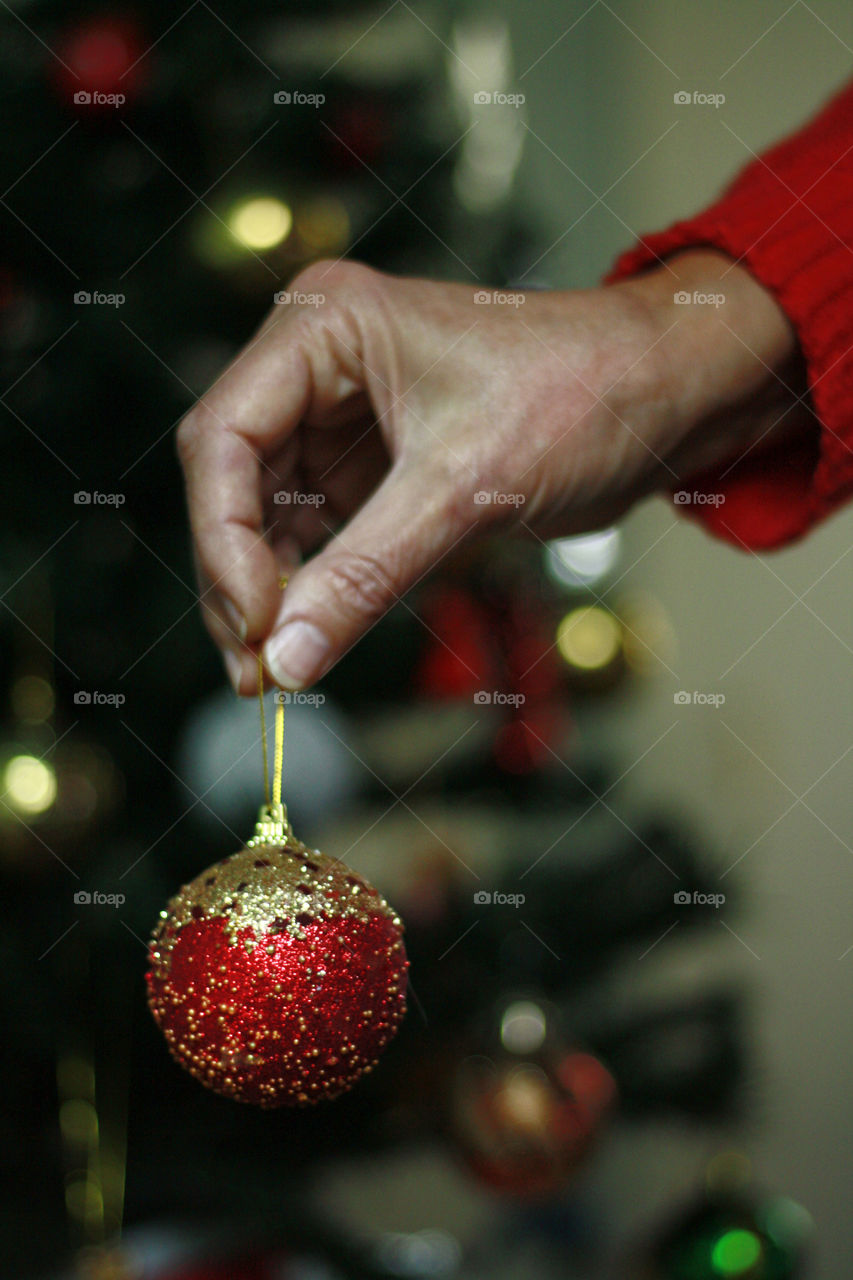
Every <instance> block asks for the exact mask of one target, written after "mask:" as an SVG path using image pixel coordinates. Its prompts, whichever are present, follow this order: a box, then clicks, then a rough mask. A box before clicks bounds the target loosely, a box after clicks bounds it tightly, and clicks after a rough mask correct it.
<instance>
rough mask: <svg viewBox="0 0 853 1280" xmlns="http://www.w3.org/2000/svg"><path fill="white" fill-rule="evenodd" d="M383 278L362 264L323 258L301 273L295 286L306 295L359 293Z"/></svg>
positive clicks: (296, 279)
mask: <svg viewBox="0 0 853 1280" xmlns="http://www.w3.org/2000/svg"><path fill="white" fill-rule="evenodd" d="M382 278H383V277H382V276H381V275H380V273H379V272H378V271H374V270H373V269H372V267H366V266H364V264H363V263H361V262H350V261H348V260H346V259H334V258H332V259H329V258H321V259H319V261H317V262H312V263H311V264H310V265H309V266H307V267H305V268H304V269H303V270H302V271H300V272H299V274H298V275H297V276H296V278H295V279H294V280H293V285H294V287H295V288H299V289H302V290H304V291H305V292H306V293H312V292H317V291H320V292H322V293H334V294H342V293H351V292H356V293H357V292H360V291H362V290H364V289H366V288H369V287H373V286H374V285H375V283H376V282H378V281H379V280H381V279H382Z"/></svg>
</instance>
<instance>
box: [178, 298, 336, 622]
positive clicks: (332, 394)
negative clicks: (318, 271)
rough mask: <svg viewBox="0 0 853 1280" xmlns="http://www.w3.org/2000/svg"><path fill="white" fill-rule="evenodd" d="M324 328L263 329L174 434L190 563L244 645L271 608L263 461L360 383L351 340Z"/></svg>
mask: <svg viewBox="0 0 853 1280" xmlns="http://www.w3.org/2000/svg"><path fill="white" fill-rule="evenodd" d="M341 314H342V315H343V313H341ZM339 318H340V317H339ZM344 319H345V317H344ZM334 323H335V317H334V316H333V315H331V314H329V315H327V316H325V317H324V318H323V321H322V323H321V322H320V321H319V320H318V319H317V318H316V317H306V316H305V315H304V314H296V313H293V314H291V315H289V316H287V315H286V316H284V318H283V319H282V321H281V322H280V323H268V324H267V325H266V326H265V327H264V328H262V330H261V332H260V333H259V334H258V335H257V336H256V338H255V340H254V341H253V342H252V343H251V344H250V345H249V347H248V348H247V349H246V350H245V351H244V352H243V353H242V354H241V355H240V356H239V357H238V359H237V360H236V361H235V362H234V364H232V366H231V367H230V368H229V369H228V370H227V371H226V372H225V374H224V375H223V376H222V378H220V379H219V381H218V382H217V383H216V384H215V386H214V387H213V388H211V390H210V391H209V392H208V393H207V394H206V395H205V396H204V397H203V398H202V400H201V401H200V402H199V404H198V405H196V407H195V408H194V409H193V410H192V411H191V412H190V413H189V414H188V415H187V417H186V418H185V419H184V421H183V422H182V423H181V426H180V428H179V430H178V451H179V454H180V458H181V462H182V464H183V468H184V474H185V479H186V487H187V500H188V505H189V515H190V523H191V526H192V530H193V535H194V539H195V545H196V553H197V555H198V559H199V562H200V563H201V565H202V567H203V569H204V570H205V572H206V573H207V575H208V577H209V578H210V580H211V581H212V583H213V584H214V585H215V586H216V588H217V589H218V590H219V591H220V592H221V593H222V594H223V595H224V596H225V597H226V598H228V599H229V600H230V601H231V602H232V604H233V605H234V607H235V608H236V610H237V612H238V614H239V615H240V616H241V617H242V618H243V619H244V620H245V623H246V636H247V639H248V640H249V641H250V642H252V641H257V640H260V639H262V638H263V637H264V636H266V635H267V634H268V632H269V629H270V627H271V625H272V622H273V619H274V618H275V615H276V611H277V608H278V603H279V601H278V591H277V583H276V566H275V560H274V557H273V555H272V552H271V551H270V549H269V546H268V545H267V544H266V542H265V540H264V536H263V534H264V529H263V503H262V496H261V474H262V471H263V469H264V468H267V469H268V462H267V459H268V458H270V457H271V456H273V455H275V454H276V453H278V452H279V451H280V450H281V447H282V445H283V444H284V442H285V441H287V440H288V438H289V437H290V436H291V435H292V434H293V432H294V431H295V429H296V427H297V426H298V424H299V423H300V421H301V420H302V419H303V417H304V416H305V415H306V414H308V413H309V412H310V413H315V412H322V411H325V410H330V409H332V408H333V407H334V405H335V404H336V403H338V402H339V401H340V400H343V399H347V398H349V397H350V396H352V395H353V388H354V386H355V385H356V384H357V382H358V379H359V378H360V376H361V371H360V366H359V359H358V355H357V351H356V350H355V347H354V345H353V344H355V343H356V342H357V340H356V339H355V338H353V337H352V335H350V337H351V341H350V342H347V343H343V344H342V343H341V342H340V341H339V340H338V338H337V337H336V336H335V333H334V332H333V327H334ZM340 323H341V324H344V320H341V321H340ZM339 327H340V326H339ZM342 352H343V355H342ZM281 478H282V480H283V481H284V483H285V485H286V483H287V476H286V475H285V476H282V477H281Z"/></svg>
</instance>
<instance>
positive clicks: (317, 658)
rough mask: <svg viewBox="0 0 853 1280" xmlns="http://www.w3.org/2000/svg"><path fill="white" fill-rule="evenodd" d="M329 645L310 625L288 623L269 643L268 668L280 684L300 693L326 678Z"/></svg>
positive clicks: (267, 649)
mask: <svg viewBox="0 0 853 1280" xmlns="http://www.w3.org/2000/svg"><path fill="white" fill-rule="evenodd" d="M329 648H330V645H329V641H328V640H327V639H326V637H325V636H324V635H323V632H322V631H320V630H319V628H318V627H315V626H314V625H313V624H312V623H310V622H288V623H286V624H285V625H284V626H283V627H282V629H281V630H280V631H277V632H276V633H275V635H273V636H271V638H270V639H269V640H268V641H267V645H266V648H265V650H264V657H265V658H266V663H267V666H268V667H269V669H270V671H271V673H272V675H273V678H274V679H275V680H276V681H277V683H278V684H280V685H284V687H285V688H287V689H298V688H300V687H301V686H302V685H306V684H309V683H310V682H311V681H312V680H316V679H318V678H319V677H320V676H321V675H322V674H323V667H324V663H325V661H326V658H327V656H328V653H329Z"/></svg>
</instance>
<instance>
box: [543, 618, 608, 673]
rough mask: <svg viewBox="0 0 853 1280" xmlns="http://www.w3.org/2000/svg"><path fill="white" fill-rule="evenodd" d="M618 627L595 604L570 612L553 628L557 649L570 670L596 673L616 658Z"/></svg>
mask: <svg viewBox="0 0 853 1280" xmlns="http://www.w3.org/2000/svg"><path fill="white" fill-rule="evenodd" d="M621 647H622V628H621V626H620V625H619V622H618V621H617V619H616V618H614V616H613V614H612V613H608V612H607V610H606V609H600V608H599V607H598V606H597V605H581V607H580V608H578V609H572V611H571V612H570V613H567V614H566V616H565V618H563V620H562V621H561V622H560V625H559V626H558V627H557V648H558V649H559V650H560V653H561V654H562V656H563V658H564V659H565V661H566V662H567V663H568V664H569V666H570V667H577V668H578V669H579V670H581V671H599V670H601V668H602V667H607V666H609V665H610V663H611V662H613V661H614V659H615V658H617V657H618V655H619V652H620V649H621Z"/></svg>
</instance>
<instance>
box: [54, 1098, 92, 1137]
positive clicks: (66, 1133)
mask: <svg viewBox="0 0 853 1280" xmlns="http://www.w3.org/2000/svg"><path fill="white" fill-rule="evenodd" d="M59 1128H60V1130H61V1131H62V1136H63V1138H64V1139H65V1141H66V1142H76V1143H79V1144H81V1145H85V1144H87V1143H89V1142H93V1141H94V1139H95V1138H97V1136H98V1113H97V1111H96V1110H95V1108H94V1107H93V1106H92V1104H91V1102H87V1101H86V1099H85V1098H69V1099H68V1100H67V1101H66V1102H63V1103H62V1105H61V1106H60V1108H59Z"/></svg>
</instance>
